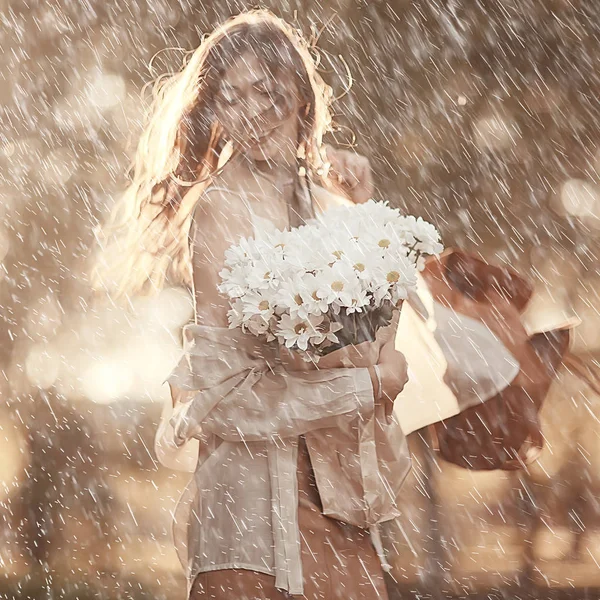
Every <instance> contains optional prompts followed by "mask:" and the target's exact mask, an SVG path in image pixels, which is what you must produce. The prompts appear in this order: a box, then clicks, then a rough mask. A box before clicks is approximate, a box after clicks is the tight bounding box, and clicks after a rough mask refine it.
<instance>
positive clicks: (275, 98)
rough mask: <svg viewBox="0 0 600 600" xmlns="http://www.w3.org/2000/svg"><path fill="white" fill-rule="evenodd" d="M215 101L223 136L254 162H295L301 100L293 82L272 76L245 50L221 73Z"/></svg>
mask: <svg viewBox="0 0 600 600" xmlns="http://www.w3.org/2000/svg"><path fill="white" fill-rule="evenodd" d="M215 102H216V115H217V118H218V120H219V122H220V123H221V125H222V127H223V129H224V130H225V133H226V136H227V137H228V138H230V139H231V140H233V142H234V144H236V145H237V146H238V148H239V149H240V150H241V151H242V152H243V153H245V154H246V155H248V156H249V157H250V158H252V159H253V160H258V161H260V160H269V161H273V162H275V163H282V162H283V163H287V164H292V163H293V162H294V161H295V158H296V151H297V147H298V130H299V112H300V104H301V103H300V101H299V99H298V93H297V88H296V85H295V83H294V82H293V81H289V80H288V78H286V80H285V81H283V80H278V79H276V75H275V74H273V73H270V72H269V70H268V69H267V68H266V67H265V65H264V63H263V62H262V61H261V60H260V59H259V58H257V57H256V56H254V54H252V53H250V52H247V53H244V54H242V55H240V56H239V57H238V58H237V59H236V60H235V62H234V63H233V64H232V65H231V66H230V67H229V68H228V69H227V71H226V72H225V73H224V76H223V78H222V79H221V84H220V87H219V90H218V92H217V95H216V98H215Z"/></svg>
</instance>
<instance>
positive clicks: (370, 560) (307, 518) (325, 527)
mask: <svg viewBox="0 0 600 600" xmlns="http://www.w3.org/2000/svg"><path fill="white" fill-rule="evenodd" d="M298 495H299V500H298V524H299V528H300V539H301V548H302V570H303V578H304V594H303V595H301V596H299V595H293V596H292V595H290V594H288V593H287V592H286V591H284V590H279V589H277V588H276V587H275V576H274V575H268V574H265V573H259V572H257V571H251V570H247V569H221V570H217V571H208V572H203V573H199V574H198V576H197V577H196V579H195V580H194V583H193V585H192V589H191V592H190V596H189V600H208V599H210V600H234V599H235V600H284V599H289V598H305V599H306V600H375V599H377V600H388V595H387V591H386V587H385V582H384V578H383V571H382V568H381V563H380V562H379V558H378V556H377V553H376V551H375V548H374V547H373V545H372V543H371V538H370V536H369V532H368V531H367V530H365V529H361V528H359V527H355V526H353V525H348V524H347V523H342V522H341V521H337V520H335V519H331V518H329V517H326V516H324V515H323V514H322V512H321V511H322V506H321V501H320V498H319V492H318V489H317V485H316V483H315V478H314V473H313V470H312V467H311V463H310V457H309V454H308V449H307V447H306V442H305V441H304V437H303V436H301V437H300V443H299V449H298Z"/></svg>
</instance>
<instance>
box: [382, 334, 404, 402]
mask: <svg viewBox="0 0 600 600" xmlns="http://www.w3.org/2000/svg"><path fill="white" fill-rule="evenodd" d="M394 342H395V340H394V339H391V340H390V341H389V342H387V343H386V344H385V345H384V346H383V347H382V348H381V352H380V354H379V363H378V364H379V374H380V375H381V389H382V397H383V400H384V401H385V402H386V405H387V406H388V407H389V409H390V411H391V409H392V408H393V406H394V400H395V399H396V397H397V396H398V394H400V392H401V391H402V390H403V389H404V386H405V385H406V383H407V381H408V365H407V362H406V358H405V357H404V354H402V352H399V351H398V350H396V348H395V343H394Z"/></svg>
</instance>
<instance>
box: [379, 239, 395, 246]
mask: <svg viewBox="0 0 600 600" xmlns="http://www.w3.org/2000/svg"><path fill="white" fill-rule="evenodd" d="M391 243H392V242H390V240H388V239H386V238H383V239H382V240H379V247H380V248H387V247H388V246H389V245H390V244H391Z"/></svg>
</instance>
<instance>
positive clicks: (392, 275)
mask: <svg viewBox="0 0 600 600" xmlns="http://www.w3.org/2000/svg"><path fill="white" fill-rule="evenodd" d="M386 279H387V280H388V281H389V282H390V283H396V282H397V281H398V280H399V279H400V273H398V271H390V272H389V273H388V274H387V277H386Z"/></svg>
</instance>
